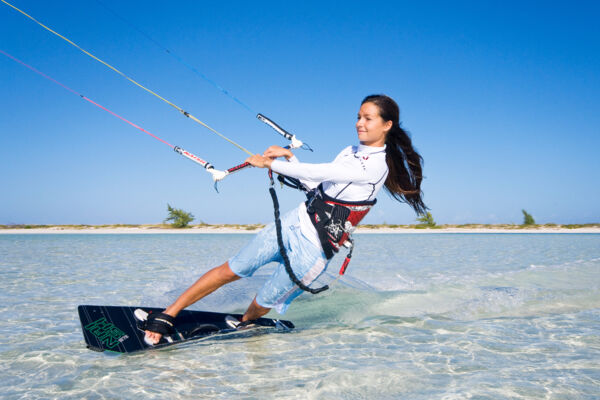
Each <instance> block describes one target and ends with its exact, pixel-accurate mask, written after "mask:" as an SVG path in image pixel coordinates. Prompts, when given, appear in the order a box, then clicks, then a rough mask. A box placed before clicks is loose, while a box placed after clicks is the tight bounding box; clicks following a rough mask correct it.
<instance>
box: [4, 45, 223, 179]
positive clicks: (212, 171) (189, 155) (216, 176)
mask: <svg viewBox="0 0 600 400" xmlns="http://www.w3.org/2000/svg"><path fill="white" fill-rule="evenodd" d="M0 54H3V55H5V56H6V57H8V58H10V59H11V60H13V61H15V62H16V63H18V64H21V65H22V66H24V67H26V68H28V69H29V70H31V71H33V72H35V73H36V74H38V75H40V76H42V77H43V78H46V79H47V80H49V81H51V82H54V83H55V84H57V85H58V86H60V87H62V88H63V89H65V90H67V91H69V92H71V93H73V94H75V95H77V96H79V97H81V98H82V99H83V100H85V101H87V102H88V103H90V104H93V105H95V106H96V107H98V108H100V109H102V110H104V111H106V112H107V113H109V114H111V115H112V116H115V117H117V118H119V119H120V120H121V121H123V122H125V123H127V124H129V125H131V126H133V127H134V128H136V129H138V130H140V131H142V132H144V133H145V134H147V135H149V136H152V137H153V138H154V139H156V140H158V141H160V142H162V143H164V144H166V145H167V146H169V147H170V148H172V149H173V150H175V151H176V152H177V153H179V154H181V155H182V156H184V157H186V158H189V159H190V160H192V161H194V162H195V163H197V164H200V165H201V166H202V167H204V169H205V170H206V171H207V172H208V173H210V174H211V175H212V178H213V181H215V189H216V183H217V182H218V181H220V180H221V179H223V178H224V177H225V176H226V175H227V173H226V172H225V171H219V170H217V169H215V167H213V166H212V164H211V163H209V162H208V161H204V160H203V159H201V158H200V157H198V156H196V155H195V154H192V153H190V152H189V151H187V150H184V149H182V148H181V147H178V146H173V145H172V144H171V143H169V142H167V141H166V140H163V139H161V138H159V137H158V136H156V135H155V134H153V133H150V132H148V131H147V130H145V129H144V128H142V127H141V126H138V125H136V124H134V123H133V122H131V121H129V120H128V119H126V118H124V117H122V116H120V115H119V114H117V113H115V112H113V111H111V110H109V109H108V108H106V107H104V106H102V105H100V104H98V103H96V102H95V101H93V100H92V99H90V98H88V97H86V96H84V95H83V94H81V93H79V92H77V91H75V90H73V89H71V88H70V87H68V86H67V85H65V84H63V83H61V82H59V81H57V80H56V79H54V78H52V77H50V76H48V75H46V74H45V73H43V72H41V71H39V70H37V69H35V68H34V67H32V66H31V65H29V64H26V63H24V62H23V61H21V60H19V59H18V58H16V57H14V56H12V55H10V54H8V53H7V52H5V51H3V50H1V49H0Z"/></svg>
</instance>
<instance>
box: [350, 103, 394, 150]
mask: <svg viewBox="0 0 600 400" xmlns="http://www.w3.org/2000/svg"><path fill="white" fill-rule="evenodd" d="M391 128H392V121H384V120H383V118H381V116H380V115H379V107H377V106H376V105H375V104H373V103H369V102H367V103H364V104H363V105H361V106H360V110H359V111H358V121H356V132H357V133H358V140H359V141H360V143H361V144H364V145H365V146H373V147H383V145H384V144H385V135H386V134H387V133H388V131H389V130H390V129H391Z"/></svg>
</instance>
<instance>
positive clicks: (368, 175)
mask: <svg viewBox="0 0 600 400" xmlns="http://www.w3.org/2000/svg"><path fill="white" fill-rule="evenodd" d="M356 132H357V134H358V141H359V142H360V144H359V145H357V146H348V147H346V148H345V149H343V150H342V151H341V152H340V153H339V154H338V155H337V157H336V158H335V159H334V160H333V161H332V162H330V163H323V164H308V163H301V162H300V161H299V160H298V159H297V158H296V157H295V156H294V155H293V154H292V152H291V151H290V150H288V149H285V148H282V147H279V146H271V147H269V148H268V149H267V150H266V151H265V152H264V154H263V155H259V154H255V155H253V156H251V157H249V158H248V159H247V162H249V163H250V164H252V165H253V166H255V167H258V168H269V169H270V170H272V171H273V172H276V173H278V174H280V175H281V176H285V177H289V178H291V180H292V181H294V182H296V183H297V184H298V185H299V186H302V188H303V189H305V190H306V191H307V192H308V194H307V198H308V200H307V201H306V202H303V203H301V204H300V206H299V207H297V208H295V209H294V210H292V211H290V212H288V213H287V214H285V215H284V216H282V217H281V221H279V219H277V221H276V222H279V223H274V224H270V225H268V226H267V227H265V228H264V229H263V230H262V231H261V232H259V233H258V234H257V235H256V236H255V237H254V238H253V239H252V241H251V242H250V243H249V244H248V245H246V246H245V247H244V248H243V249H242V250H241V251H240V252H239V253H238V254H236V255H235V256H233V257H232V258H230V259H229V260H228V261H226V262H225V263H224V264H222V265H220V266H218V267H215V268H213V269H211V270H210V271H208V272H206V273H205V274H204V275H203V276H201V277H200V278H199V279H198V280H197V281H196V282H195V283H194V284H193V285H192V286H190V287H189V288H188V289H187V290H186V291H185V292H184V293H183V294H182V295H181V296H180V297H179V298H178V299H177V300H176V301H175V302H174V303H173V304H171V305H170V306H169V307H167V308H166V309H165V310H164V311H163V312H162V313H158V314H150V315H149V316H148V320H147V322H146V341H148V342H149V343H153V344H156V343H158V341H159V340H160V338H161V337H162V335H164V334H170V333H171V332H172V330H173V326H174V320H175V317H176V316H177V314H178V313H179V312H180V311H181V310H183V309H184V308H186V307H188V306H190V305H192V304H193V303H195V302H197V301H198V300H200V299H202V298H203V297H205V296H206V295H208V294H210V293H212V292H213V291H215V290H217V289H218V288H220V287H221V286H223V285H225V284H227V283H230V282H233V281H236V280H238V279H240V278H244V277H248V276H251V275H252V274H254V272H256V271H257V270H258V269H259V268H260V267H261V266H263V265H265V264H268V263H270V262H277V263H279V265H278V266H277V268H276V269H275V271H274V272H273V274H272V275H271V277H270V278H269V279H268V280H267V282H266V283H265V284H264V285H263V287H262V288H261V289H260V290H259V292H258V294H257V295H256V297H255V298H254V300H253V301H252V303H251V304H250V306H249V307H248V309H247V311H246V313H245V314H244V315H243V317H242V319H241V321H238V320H236V319H234V318H233V317H231V318H230V320H229V321H228V323H229V324H230V325H231V326H232V327H238V328H239V327H242V326H245V325H246V326H247V325H248V324H249V323H251V321H253V320H255V319H257V318H259V317H261V316H263V315H265V314H267V313H268V312H269V311H270V310H271V309H272V308H275V309H276V310H277V311H278V312H279V313H282V314H283V313H284V312H285V311H286V309H287V308H288V306H289V304H290V303H291V302H292V301H293V300H294V299H295V298H296V297H298V296H299V295H300V294H301V293H302V292H303V290H311V289H310V288H308V285H310V284H311V283H312V282H314V281H315V280H316V279H317V278H318V277H319V276H320V275H321V274H322V273H323V272H324V271H325V269H326V267H327V264H328V263H329V261H330V260H331V258H332V257H333V254H334V253H336V252H338V250H339V249H340V248H341V247H342V246H346V247H351V245H352V239H351V236H350V234H351V232H352V230H353V229H354V227H355V226H356V225H357V224H358V222H359V221H360V219H362V217H364V215H365V214H366V213H367V212H368V211H369V209H370V208H371V207H372V206H373V205H374V204H375V201H376V200H375V199H376V196H377V193H378V192H379V190H380V189H381V188H382V187H384V186H385V188H386V190H387V191H388V193H390V194H391V196H393V197H394V198H395V199H396V200H398V201H400V202H405V203H407V204H408V205H410V206H411V207H412V208H413V209H414V211H415V212H416V213H417V214H423V213H424V212H425V210H426V206H425V204H424V203H423V199H422V192H421V181H422V178H423V176H422V166H423V158H422V157H421V156H420V155H419V153H417V152H416V151H415V149H414V148H413V146H412V142H411V139H410V137H409V136H408V134H407V133H406V132H405V131H404V130H403V129H402V128H401V127H400V110H399V108H398V105H397V104H396V102H395V101H394V100H393V99H391V98H390V97H388V96H385V95H371V96H367V97H366V98H365V99H364V100H363V101H362V103H361V106H360V110H359V112H358V120H357V122H356ZM279 158H283V159H285V160H281V159H279ZM275 203H276V201H275ZM276 214H277V213H276ZM346 260H349V258H347V259H346ZM286 264H287V265H286Z"/></svg>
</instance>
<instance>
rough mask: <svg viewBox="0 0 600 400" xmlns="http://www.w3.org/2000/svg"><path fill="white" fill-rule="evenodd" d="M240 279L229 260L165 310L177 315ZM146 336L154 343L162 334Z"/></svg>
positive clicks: (147, 333) (197, 282) (208, 273)
mask: <svg viewBox="0 0 600 400" xmlns="http://www.w3.org/2000/svg"><path fill="white" fill-rule="evenodd" d="M238 279H240V277H239V276H237V275H236V274H235V273H234V272H233V271H232V270H231V268H229V262H225V263H224V264H221V265H219V266H218V267H215V268H213V269H211V270H210V271H208V272H207V273H205V274H204V275H202V276H201V277H200V279H198V280H197V281H196V282H195V283H194V284H193V285H192V286H190V287H189V288H188V289H187V290H186V291H185V292H183V294H182V295H181V296H179V298H178V299H177V300H175V302H174V303H173V304H171V305H170V306H169V307H167V308H166V309H165V311H163V312H164V313H165V314H168V315H170V316H172V317H176V316H177V314H179V312H180V311H181V310H183V309H184V308H186V307H188V306H190V305H192V304H194V303H195V302H197V301H198V300H200V299H201V298H203V297H205V296H207V295H209V294H211V293H212V292H214V291H215V290H217V289H218V288H220V287H221V286H223V285H225V284H227V283H230V282H233V281H237V280H238ZM259 307H260V306H259ZM267 312H268V311H267ZM263 315H264V314H263ZM146 337H147V338H148V339H150V340H151V341H152V342H153V343H158V342H159V340H160V338H161V337H162V335H161V334H160V333H156V332H150V331H146Z"/></svg>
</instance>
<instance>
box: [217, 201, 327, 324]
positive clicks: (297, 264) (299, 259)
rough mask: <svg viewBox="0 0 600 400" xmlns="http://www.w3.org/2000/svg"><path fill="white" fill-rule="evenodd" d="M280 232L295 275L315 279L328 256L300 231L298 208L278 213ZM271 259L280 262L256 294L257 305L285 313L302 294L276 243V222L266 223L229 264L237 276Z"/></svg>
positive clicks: (325, 265)
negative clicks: (281, 214) (279, 215)
mask: <svg viewBox="0 0 600 400" xmlns="http://www.w3.org/2000/svg"><path fill="white" fill-rule="evenodd" d="M281 233H282V238H283V244H284V246H285V249H286V251H287V255H288V258H289V259H290V265H291V267H292V269H293V271H294V273H295V275H296V277H298V279H300V280H301V282H302V283H304V284H305V285H307V286H308V285H309V284H311V283H312V282H314V281H315V280H316V279H317V278H318V277H319V276H320V275H321V274H322V273H323V272H325V269H326V268H327V264H328V263H329V260H327V258H326V257H325V253H324V252H323V250H322V249H321V247H320V246H319V247H317V246H316V245H315V244H314V243H312V242H311V241H309V240H308V239H307V238H306V237H305V236H304V235H303V234H302V232H300V220H299V218H298V209H297V208H296V209H294V210H292V211H290V212H288V213H286V214H285V215H284V216H283V217H281ZM270 262H277V263H279V265H278V266H277V268H276V269H275V271H274V272H273V274H272V275H271V277H270V278H269V280H267V282H266V283H265V284H264V285H263V287H262V288H261V289H260V290H259V292H258V294H257V295H256V302H257V303H258V305H260V306H262V307H266V308H275V309H276V310H277V311H278V312H279V313H280V314H283V313H285V311H286V310H287V308H288V306H289V305H290V303H291V302H292V301H293V300H294V299H295V298H296V297H298V296H299V295H300V294H302V292H303V290H302V289H300V288H299V287H298V286H297V285H296V284H295V283H294V282H292V280H291V279H290V277H289V276H288V274H287V272H286V270H285V265H284V263H283V258H282V257H281V254H280V253H279V245H278V244H277V231H276V229H275V224H274V223H271V224H269V225H267V226H266V227H265V228H264V229H263V230H262V231H260V232H259V233H258V234H257V235H256V236H255V237H254V238H253V239H252V240H251V241H250V243H248V244H247V245H246V247H244V248H243V249H242V250H240V252H239V253H238V254H236V255H235V256H233V257H232V258H231V259H230V260H229V267H230V268H231V270H232V271H233V272H234V273H235V274H236V275H238V276H240V277H242V278H245V277H248V276H252V274H254V272H256V271H257V270H258V269H259V268H260V267H262V266H263V265H265V264H268V263H270Z"/></svg>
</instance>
